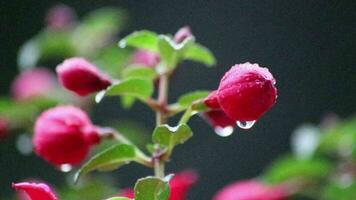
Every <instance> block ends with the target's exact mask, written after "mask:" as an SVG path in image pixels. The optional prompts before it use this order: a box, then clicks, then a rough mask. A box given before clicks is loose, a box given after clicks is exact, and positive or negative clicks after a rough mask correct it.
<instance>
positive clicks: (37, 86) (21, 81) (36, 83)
mask: <svg viewBox="0 0 356 200" xmlns="http://www.w3.org/2000/svg"><path fill="white" fill-rule="evenodd" d="M55 85H56V83H55V77H54V75H53V74H52V73H51V72H50V71H49V70H47V69H45V68H34V69H30V70H27V71H24V72H22V73H21V74H20V75H19V76H18V77H16V79H15V80H14V82H13V83H12V86H11V93H12V96H13V97H14V98H15V99H16V100H28V99H30V98H33V97H37V96H44V95H46V94H47V93H48V92H49V91H50V90H51V89H52V88H54V87H55Z"/></svg>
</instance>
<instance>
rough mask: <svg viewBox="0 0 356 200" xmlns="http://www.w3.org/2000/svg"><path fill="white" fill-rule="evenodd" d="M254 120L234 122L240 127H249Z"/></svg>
mask: <svg viewBox="0 0 356 200" xmlns="http://www.w3.org/2000/svg"><path fill="white" fill-rule="evenodd" d="M255 122H256V120H253V121H237V122H236V124H237V126H238V127H240V128H242V129H250V128H252V126H253V125H254V124H255Z"/></svg>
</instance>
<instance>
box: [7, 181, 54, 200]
mask: <svg viewBox="0 0 356 200" xmlns="http://www.w3.org/2000/svg"><path fill="white" fill-rule="evenodd" d="M12 187H13V188H15V189H16V190H20V191H24V192H25V193H26V194H27V195H28V197H29V198H28V199H29V200H58V198H57V197H56V195H55V194H54V192H53V191H52V190H51V188H50V187H49V186H48V185H46V184H43V183H29V182H22V183H13V184H12Z"/></svg>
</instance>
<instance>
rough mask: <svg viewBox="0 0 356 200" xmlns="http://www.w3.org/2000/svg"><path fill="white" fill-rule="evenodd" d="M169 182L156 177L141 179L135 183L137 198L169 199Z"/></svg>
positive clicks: (144, 199)
mask: <svg viewBox="0 0 356 200" xmlns="http://www.w3.org/2000/svg"><path fill="white" fill-rule="evenodd" d="M169 193H170V190H169V186H168V183H167V182H165V181H163V180H161V179H159V178H155V177H146V178H142V179H139V180H138V181H137V183H136V185H135V200H167V199H168V197H169Z"/></svg>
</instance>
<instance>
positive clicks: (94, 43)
mask: <svg viewBox="0 0 356 200" xmlns="http://www.w3.org/2000/svg"><path fill="white" fill-rule="evenodd" d="M126 21H127V14H126V12H125V11H123V10H121V9H117V8H101V9H99V10H95V11H94V12H92V13H90V14H89V15H88V16H86V17H85V18H84V19H83V21H82V23H81V24H80V25H79V26H78V27H77V28H76V29H75V30H74V35H73V40H74V41H75V46H76V47H77V49H78V52H79V54H80V55H82V56H86V57H88V56H93V54H95V53H96V51H97V50H98V49H99V48H101V47H103V46H105V45H106V43H107V42H108V40H109V39H110V38H111V37H112V36H114V35H115V34H117V33H118V32H119V31H120V30H122V29H123V27H124V24H125V22H126Z"/></svg>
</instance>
